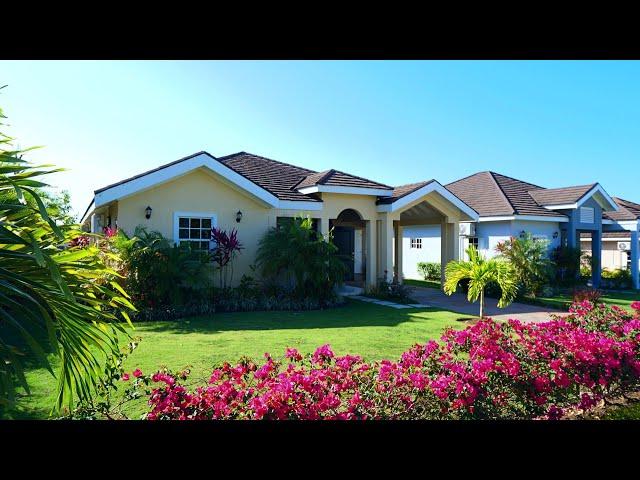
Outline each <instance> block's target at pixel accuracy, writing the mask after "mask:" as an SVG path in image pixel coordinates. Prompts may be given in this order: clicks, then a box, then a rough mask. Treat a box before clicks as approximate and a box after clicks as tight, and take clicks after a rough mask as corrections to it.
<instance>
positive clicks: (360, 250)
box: [329, 208, 366, 286]
mask: <svg viewBox="0 0 640 480" xmlns="http://www.w3.org/2000/svg"><path fill="white" fill-rule="evenodd" d="M365 226H366V223H365V221H364V220H363V219H362V215H360V213H358V211H356V210H354V209H352V208H347V209H345V210H342V211H341V212H340V214H339V215H338V218H335V219H331V220H330V221H329V228H331V229H333V243H334V244H335V245H336V247H338V252H339V254H340V255H341V256H342V259H343V261H344V263H345V266H346V267H347V273H346V275H345V279H344V280H345V283H348V284H352V285H357V286H362V284H363V283H364V279H365V278H366V254H365V250H366V249H365V245H364V241H365V239H364V232H365Z"/></svg>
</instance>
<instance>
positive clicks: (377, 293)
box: [365, 278, 415, 303]
mask: <svg viewBox="0 0 640 480" xmlns="http://www.w3.org/2000/svg"><path fill="white" fill-rule="evenodd" d="M412 292H413V288H411V287H410V286H409V285H406V284H404V283H398V282H388V281H387V280H386V279H385V278H379V279H378V283H376V285H375V286H371V287H368V288H367V290H366V293H365V295H366V296H368V297H373V298H378V299H380V300H388V301H390V302H398V303H415V302H414V300H413V298H411V293H412Z"/></svg>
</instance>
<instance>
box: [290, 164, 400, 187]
mask: <svg viewBox="0 0 640 480" xmlns="http://www.w3.org/2000/svg"><path fill="white" fill-rule="evenodd" d="M317 185H330V186H335V187H355V188H373V189H381V190H393V187H390V186H389V185H385V184H383V183H378V182H374V181H373V180H369V179H367V178H363V177H358V176H356V175H351V174H350V173H345V172H341V171H340V170H335V169H331V170H325V171H324V172H318V173H312V174H311V175H308V176H307V177H305V178H304V179H303V180H302V181H301V182H300V183H298V184H297V185H296V186H295V189H296V190H301V189H304V188H308V187H313V186H317Z"/></svg>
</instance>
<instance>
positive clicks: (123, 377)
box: [122, 373, 130, 382]
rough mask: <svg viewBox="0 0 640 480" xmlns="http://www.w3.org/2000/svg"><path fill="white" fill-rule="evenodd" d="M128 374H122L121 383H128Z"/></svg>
mask: <svg viewBox="0 0 640 480" xmlns="http://www.w3.org/2000/svg"><path fill="white" fill-rule="evenodd" d="M129 378H130V377H129V374H128V373H123V374H122V381H123V382H128V381H129Z"/></svg>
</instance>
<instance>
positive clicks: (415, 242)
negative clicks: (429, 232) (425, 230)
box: [410, 238, 422, 248]
mask: <svg viewBox="0 0 640 480" xmlns="http://www.w3.org/2000/svg"><path fill="white" fill-rule="evenodd" d="M410 248H422V239H421V238H412V239H411V244H410Z"/></svg>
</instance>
